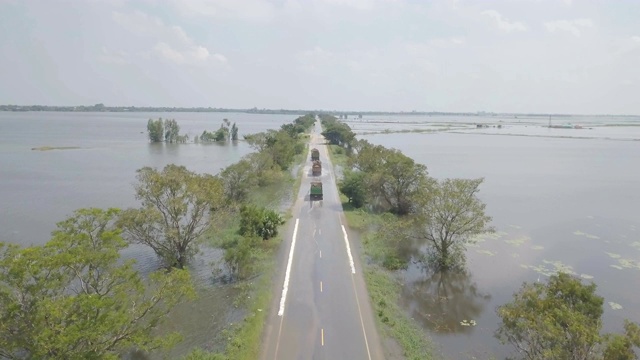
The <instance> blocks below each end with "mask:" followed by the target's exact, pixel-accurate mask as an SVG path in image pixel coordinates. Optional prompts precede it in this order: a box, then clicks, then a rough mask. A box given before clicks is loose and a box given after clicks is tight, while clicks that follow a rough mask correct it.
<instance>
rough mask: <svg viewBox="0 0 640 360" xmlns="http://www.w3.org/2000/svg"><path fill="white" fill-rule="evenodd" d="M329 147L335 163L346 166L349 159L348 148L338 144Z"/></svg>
mask: <svg viewBox="0 0 640 360" xmlns="http://www.w3.org/2000/svg"><path fill="white" fill-rule="evenodd" d="M327 147H328V148H329V156H330V157H331V162H332V163H333V165H340V166H342V167H345V166H346V165H347V160H348V159H349V157H348V156H347V152H346V150H345V149H344V148H342V147H340V146H338V145H327Z"/></svg>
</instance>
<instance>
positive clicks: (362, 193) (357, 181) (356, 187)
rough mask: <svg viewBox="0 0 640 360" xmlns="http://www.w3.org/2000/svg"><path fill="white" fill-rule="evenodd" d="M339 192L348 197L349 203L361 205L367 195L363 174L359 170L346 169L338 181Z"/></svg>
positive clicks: (355, 205)
mask: <svg viewBox="0 0 640 360" xmlns="http://www.w3.org/2000/svg"><path fill="white" fill-rule="evenodd" d="M340 192H342V193H343V194H344V195H345V196H346V197H347V198H348V199H349V203H350V204H351V205H353V206H354V207H356V208H359V207H362V206H363V205H364V203H365V201H366V195H367V190H366V183H365V174H364V173H363V172H361V171H346V172H345V174H344V179H343V180H342V181H341V182H340Z"/></svg>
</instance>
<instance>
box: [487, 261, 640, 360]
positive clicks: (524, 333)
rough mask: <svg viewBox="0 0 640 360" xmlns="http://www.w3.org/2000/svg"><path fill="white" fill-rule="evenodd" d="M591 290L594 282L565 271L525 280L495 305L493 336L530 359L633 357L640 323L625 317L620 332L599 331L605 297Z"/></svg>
mask: <svg viewBox="0 0 640 360" xmlns="http://www.w3.org/2000/svg"><path fill="white" fill-rule="evenodd" d="M595 291H596V285H595V284H593V283H591V284H589V285H585V284H583V283H582V281H581V280H580V279H579V278H575V277H573V276H571V275H569V274H565V273H559V274H557V275H552V276H551V277H550V278H549V281H548V282H547V283H539V282H538V283H533V284H528V283H524V284H523V285H522V287H521V288H520V290H519V291H518V292H517V293H515V294H514V295H513V301H512V302H510V303H507V304H505V305H502V306H500V307H498V310H497V313H498V316H499V317H500V319H501V324H500V327H499V328H498V330H497V331H496V337H498V339H500V340H501V341H502V342H503V343H510V344H511V345H513V346H514V347H515V348H516V349H517V350H518V353H519V354H520V356H521V357H522V358H524V359H529V360H555V359H571V360H590V359H598V360H600V359H604V360H613V359H615V360H631V359H637V356H636V355H635V353H634V351H633V346H636V347H638V346H640V327H638V325H637V324H634V323H631V322H628V321H626V322H625V335H624V336H623V335H620V334H615V335H613V334H608V335H604V336H601V335H600V330H601V328H602V319H601V317H602V313H603V309H602V306H603V303H604V299H603V298H602V297H601V296H598V295H597V294H596V293H595Z"/></svg>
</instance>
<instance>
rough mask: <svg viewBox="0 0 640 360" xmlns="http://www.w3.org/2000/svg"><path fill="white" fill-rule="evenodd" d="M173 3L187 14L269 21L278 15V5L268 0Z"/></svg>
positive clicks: (179, 0) (174, 0)
mask: <svg viewBox="0 0 640 360" xmlns="http://www.w3.org/2000/svg"><path fill="white" fill-rule="evenodd" d="M172 3H173V6H174V7H175V9H176V10H178V11H179V12H180V13H182V14H183V15H187V16H205V17H212V18H224V19H242V20H250V21H268V20H271V19H273V18H274V17H275V15H276V7H275V6H274V5H273V4H272V3H271V2H270V1H266V0H215V1H214V0H172Z"/></svg>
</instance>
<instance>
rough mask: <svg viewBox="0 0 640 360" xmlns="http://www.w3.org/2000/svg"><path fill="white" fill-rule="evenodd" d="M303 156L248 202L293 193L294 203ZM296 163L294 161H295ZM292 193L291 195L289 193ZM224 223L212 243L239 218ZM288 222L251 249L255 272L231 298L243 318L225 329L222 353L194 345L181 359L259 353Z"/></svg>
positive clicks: (230, 232) (219, 359) (270, 201)
mask: <svg viewBox="0 0 640 360" xmlns="http://www.w3.org/2000/svg"><path fill="white" fill-rule="evenodd" d="M305 160H306V152H305V153H304V154H301V155H298V156H296V158H295V160H294V164H296V165H300V168H299V169H298V171H297V174H296V177H295V178H294V177H293V176H292V175H291V172H286V171H285V172H283V177H282V179H281V180H282V181H278V182H275V183H273V184H270V185H267V186H264V187H260V188H258V189H257V190H256V191H254V192H253V193H252V195H251V202H252V203H254V204H256V205H259V206H267V207H271V208H274V207H275V208H277V207H278V206H279V205H280V202H281V201H282V200H283V199H284V198H285V197H286V196H292V198H291V199H292V201H291V205H293V204H294V203H295V196H297V194H298V192H299V190H300V184H301V182H302V175H303V173H302V171H303V169H304V163H305ZM294 166H295V165H294ZM291 194H293V195H291ZM283 217H285V219H287V218H290V217H291V206H290V207H289V209H287V211H286V212H285V214H283ZM225 220H228V222H226V224H227V225H226V226H224V228H221V229H217V230H216V231H215V234H214V233H210V234H209V236H211V237H213V238H215V240H214V239H212V240H211V243H212V245H214V246H219V244H220V243H221V242H222V241H224V239H228V238H229V237H231V236H236V235H235V233H236V232H237V231H238V227H239V225H240V224H239V219H238V218H237V217H232V218H229V219H225ZM286 226H287V224H284V225H281V226H280V228H279V229H278V235H277V236H276V237H274V238H272V239H269V240H268V241H262V242H261V246H260V248H259V249H258V250H257V251H255V252H254V254H253V255H254V263H253V273H255V274H259V275H258V276H256V277H254V278H252V279H249V280H245V281H242V282H239V283H237V284H235V285H234V286H237V287H238V288H240V289H242V291H241V292H240V294H239V295H238V297H237V298H236V299H235V300H234V305H236V306H241V307H244V308H246V313H245V316H244V319H243V320H242V321H241V322H240V323H238V324H234V325H232V326H231V327H230V328H229V329H227V330H225V335H226V336H225V337H226V338H227V344H226V347H225V351H224V353H210V352H207V351H205V350H202V349H196V350H194V351H192V352H191V353H189V354H188V355H186V356H185V357H183V359H184V360H255V359H257V358H259V357H260V350H261V347H262V332H263V330H264V326H265V321H266V319H267V316H268V313H269V310H270V309H269V307H270V304H271V300H272V296H273V293H272V285H273V284H272V279H273V275H274V273H275V271H276V269H277V261H276V260H277V259H276V253H277V251H278V249H279V247H280V244H281V243H282V241H283V236H282V234H283V231H284V230H285V229H286Z"/></svg>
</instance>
